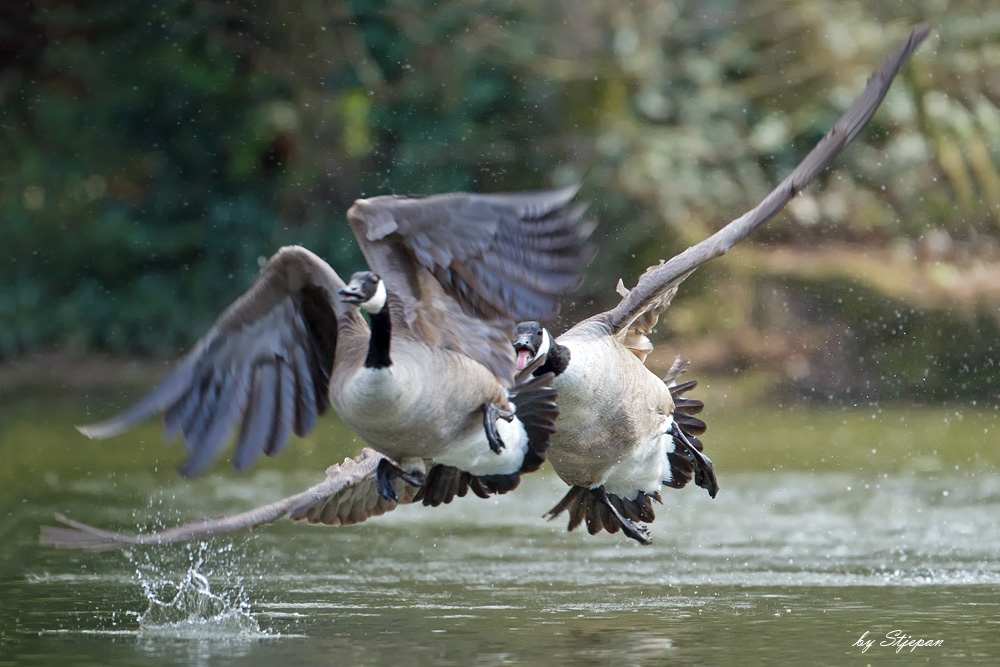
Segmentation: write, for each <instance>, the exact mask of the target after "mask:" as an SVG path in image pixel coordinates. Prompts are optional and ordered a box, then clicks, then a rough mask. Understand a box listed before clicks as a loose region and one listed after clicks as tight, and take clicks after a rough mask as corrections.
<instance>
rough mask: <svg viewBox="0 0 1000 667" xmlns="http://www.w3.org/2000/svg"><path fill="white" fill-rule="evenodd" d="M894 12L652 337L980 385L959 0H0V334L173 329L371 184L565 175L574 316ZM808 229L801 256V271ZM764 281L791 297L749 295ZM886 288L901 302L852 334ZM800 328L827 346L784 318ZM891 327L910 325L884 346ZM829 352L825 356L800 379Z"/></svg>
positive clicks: (76, 348)
mask: <svg viewBox="0 0 1000 667" xmlns="http://www.w3.org/2000/svg"><path fill="white" fill-rule="evenodd" d="M925 20H930V21H931V22H933V23H934V25H935V32H936V36H935V37H933V38H932V39H931V40H930V41H929V42H928V43H927V44H925V45H924V47H923V48H922V49H921V51H920V52H919V53H918V54H917V57H916V59H915V61H914V62H913V63H912V64H911V65H910V66H909V67H908V68H907V69H906V70H905V72H904V73H903V74H902V75H901V77H900V79H899V80H898V81H897V82H896V84H895V85H894V86H893V89H892V90H891V91H890V94H889V96H888V98H887V100H886V102H885V104H884V106H883V108H882V109H881V110H880V111H879V113H878V115H876V117H875V119H874V121H873V122H872V124H871V125H870V127H869V128H868V130H866V132H865V133H863V135H862V136H861V137H859V139H858V140H857V141H856V142H855V145H854V146H852V147H851V149H849V150H848V151H847V152H846V153H845V154H844V155H843V156H842V157H841V158H840V159H839V160H838V162H837V163H836V165H835V167H834V169H833V170H831V171H830V172H829V173H828V174H827V175H824V177H823V178H821V179H820V181H821V182H819V183H817V184H815V185H814V186H813V187H811V188H810V189H809V190H808V191H807V192H806V193H805V194H804V195H803V196H801V197H799V198H797V199H796V201H795V202H794V203H793V206H791V207H790V211H789V212H790V214H784V215H782V216H779V218H777V219H776V220H775V221H773V222H772V223H770V224H769V225H768V226H767V227H765V228H764V229H763V230H761V232H759V233H758V234H757V235H756V236H755V238H754V239H752V241H751V242H749V243H748V244H747V245H748V246H749V247H750V248H754V249H755V250H754V252H753V253H751V254H749V255H745V257H746V256H748V257H750V260H744V261H738V259H737V261H733V260H732V259H730V260H728V261H726V260H723V261H717V262H714V263H712V264H711V265H710V266H709V267H706V269H705V270H703V271H701V272H699V273H698V274H696V276H695V277H693V278H692V279H691V280H689V281H688V283H687V284H686V285H685V288H684V290H682V293H681V296H680V297H679V298H678V300H677V303H676V304H675V306H674V308H673V309H672V310H671V311H670V313H669V314H668V317H666V318H664V320H663V325H662V327H661V328H662V329H663V331H662V332H661V336H663V334H665V333H669V334H670V335H671V337H673V338H674V339H675V340H676V341H678V342H677V344H676V345H673V344H672V345H669V346H663V347H664V348H670V349H669V352H670V354H672V353H673V350H674V349H679V350H680V351H684V347H685V346H688V347H689V348H695V347H696V345H695V342H696V341H697V340H699V339H700V338H702V337H704V336H707V335H716V334H721V335H723V336H725V335H734V334H735V333H738V334H739V335H740V336H741V337H742V339H743V340H754V339H755V338H754V337H753V336H749V335H747V333H746V332H750V331H752V332H755V333H756V335H757V338H758V339H761V340H766V339H767V338H768V337H774V336H778V335H785V336H786V337H787V338H788V340H789V342H788V350H789V351H792V350H795V351H796V353H798V354H800V355H801V354H802V351H801V349H800V348H802V347H803V346H806V347H807V349H806V352H805V356H806V357H807V359H806V367H805V368H806V371H805V372H804V373H803V371H802V368H801V367H800V368H799V370H797V371H796V372H794V373H789V374H788V379H791V380H792V381H793V383H798V384H799V385H801V386H802V387H803V388H806V387H811V389H812V390H816V388H817V387H820V388H821V393H824V394H830V395H853V394H852V392H856V391H858V390H857V388H858V387H868V389H866V390H864V391H863V392H862V393H868V394H873V395H878V394H879V393H880V392H881V393H890V394H900V393H904V394H905V393H918V394H919V393H920V392H921V391H923V388H924V387H927V386H929V384H928V383H929V380H927V379H926V378H927V377H933V378H934V385H935V391H939V390H940V391H941V392H944V394H954V393H970V394H976V393H983V392H995V390H996V382H995V381H993V380H991V378H993V377H994V376H995V375H996V373H992V374H990V373H988V372H987V371H986V365H987V364H989V363H991V360H994V359H996V358H997V353H998V350H997V349H996V345H997V343H996V339H995V338H994V339H992V340H989V339H988V337H987V336H985V335H981V332H982V331H996V323H997V321H998V320H1000V316H998V311H997V303H998V302H1000V288H998V287H997V282H998V279H995V278H994V275H993V274H992V273H990V272H989V270H987V269H989V267H995V266H996V265H997V264H998V260H1000V242H998V238H1000V214H998V210H1000V169H998V167H997V164H998V156H1000V81H998V80H997V78H998V77H1000V67H998V65H1000V9H998V8H995V7H994V6H993V4H991V3H988V2H971V1H966V2H957V3H950V4H949V5H948V7H947V13H944V9H943V8H942V6H941V3H939V2H934V1H933V0H919V1H915V2H911V3H895V4H892V5H888V4H885V3H865V2H860V1H858V2H850V1H848V2H837V1H834V0H762V1H761V2H756V3H734V2H732V1H731V0H673V1H667V0H655V1H653V0H648V1H647V0H643V1H640V2H633V3H618V2H610V1H608V0H579V1H576V2H570V1H569V0H559V1H555V2H551V3H537V2H529V1H528V0H511V1H506V2H505V1H500V0H461V1H458V2H450V3H441V2H432V1H430V0H381V1H379V0H353V1H338V0H327V1H323V2H316V1H307V0H290V1H289V2H283V3H265V2H251V1H249V0H232V1H223V0H202V1H198V2H195V1H193V0H158V1H153V2H143V3H119V2H109V1H107V0H103V1H101V0H88V1H85V2H71V1H70V0H27V1H19V2H16V3H8V4H7V5H5V8H4V10H3V15H2V17H0V249H2V250H0V286H2V288H0V359H12V358H15V357H18V356H20V355H23V354H25V353H27V352H32V351H38V350H51V349H61V350H69V351H71V352H74V353H89V352H93V351H110V352H114V353H116V354H155V355H158V356H165V357H171V356H176V355H177V354H178V352H180V351H181V350H183V349H184V348H185V347H187V346H188V345H190V344H191V343H192V342H193V341H194V340H195V339H196V338H197V337H198V336H199V335H200V334H201V333H202V332H204V330H205V329H206V328H207V327H208V326H209V324H210V323H211V321H212V319H213V318H214V317H215V316H216V315H217V314H218V313H219V312H221V310H222V309H223V308H224V307H225V306H226V305H227V304H228V303H230V302H231V301H232V300H233V299H234V298H235V297H236V296H237V295H239V294H240V293H242V291H244V290H245V289H246V287H247V285H248V284H249V282H250V281H251V280H252V277H253V276H254V274H255V273H256V271H257V269H258V267H259V263H260V262H261V261H263V260H264V259H266V257H268V256H269V255H270V254H271V253H272V252H274V251H275V250H276V249H277V248H278V247H279V246H281V245H283V244H287V243H302V244H304V245H307V246H309V247H310V248H312V249H313V250H315V251H316V252H318V253H319V254H321V255H322V256H324V257H326V258H327V259H328V260H329V261H330V262H331V264H332V265H333V266H334V267H335V268H336V269H337V270H338V271H340V272H341V273H350V272H351V271H353V270H355V269H356V268H358V267H359V266H360V263H361V258H360V255H359V253H358V252H357V250H356V247H355V244H354V242H353V239H352V237H351V235H350V233H349V230H348V229H347V226H346V225H345V224H344V223H343V219H344V212H345V211H346V209H347V207H348V206H349V205H350V203H351V202H352V201H353V200H354V199H355V198H356V197H360V196H371V195H375V194H382V193H386V192H396V193H401V194H412V193H430V192H441V191H447V190H459V189H461V190H482V191H491V190H509V189H523V188H538V187H547V186H551V185H561V184H564V183H567V182H570V181H575V180H582V181H583V183H584V191H583V193H582V198H584V199H587V200H589V201H591V202H592V205H591V209H590V210H591V212H592V213H593V215H594V216H595V217H596V218H597V219H598V220H599V221H600V223H601V226H600V228H599V230H598V232H597V234H596V237H597V241H598V242H599V244H600V248H601V253H600V254H599V256H598V258H597V259H596V260H595V263H594V265H593V267H592V269H591V271H590V275H589V277H588V282H587V283H586V285H585V287H584V290H583V291H582V293H581V294H580V295H577V296H576V297H574V298H573V300H572V303H569V304H567V308H566V309H565V311H564V312H565V319H566V321H570V320H574V319H576V318H579V317H580V316H582V315H587V314H591V313H593V312H594V311H595V310H596V309H597V308H604V307H608V306H610V305H612V304H613V303H614V301H615V296H614V292H613V287H614V284H615V281H616V280H617V278H618V277H619V276H621V277H623V278H624V279H625V281H626V283H631V282H632V281H633V280H634V277H635V276H637V275H638V274H639V273H640V272H641V271H642V269H643V268H644V267H645V266H647V265H649V264H651V263H654V262H655V261H656V260H658V259H660V258H666V257H669V256H670V255H672V254H673V253H674V252H676V251H678V250H681V249H683V247H685V246H686V245H689V244H691V243H694V242H696V241H698V240H700V239H701V238H703V237H704V236H705V235H707V234H708V233H710V232H711V231H713V230H714V229H717V228H718V227H719V226H721V225H722V224H724V223H725V222H726V221H728V220H729V219H731V218H733V217H735V216H737V215H739V214H740V213H742V212H743V211H744V210H746V209H747V208H749V207H750V206H752V205H753V204H754V203H756V201H757V200H758V199H759V198H760V197H762V196H763V195H764V194H766V193H767V191H768V190H769V189H770V188H771V187H772V186H773V185H774V184H776V183H777V182H778V181H779V180H780V179H781V178H782V177H783V176H784V175H785V173H787V171H788V170H789V169H791V168H792V167H793V166H794V165H795V164H796V163H797V162H798V160H799V159H801V157H802V156H803V155H804V154H805V153H806V152H807V151H808V150H809V148H811V146H812V145H813V144H814V143H815V141H817V140H818V139H819V138H820V137H821V136H822V134H823V133H824V132H825V131H826V130H827V129H828V128H829V127H830V125H831V124H832V123H833V122H834V120H835V119H836V118H837V116H838V115H839V113H840V112H841V111H842V110H843V109H844V108H845V107H846V106H847V104H848V103H849V102H850V100H851V99H852V98H853V96H854V95H855V94H856V93H857V92H858V91H859V90H860V89H861V87H862V86H863V83H864V80H865V78H866V77H867V75H868V74H869V73H870V72H871V71H872V70H873V69H874V68H875V67H876V66H877V65H878V63H880V62H881V60H882V58H883V57H885V55H887V54H888V53H889V51H890V50H891V49H893V48H894V47H895V46H896V44H897V43H898V41H899V40H900V39H902V37H903V36H904V35H905V33H906V31H907V30H909V28H910V27H912V26H913V25H915V24H916V23H919V22H921V21H925ZM831 246H833V247H836V248H837V249H838V251H839V253H840V254H837V255H836V256H834V255H830V257H828V258H827V259H828V260H829V262H828V263H829V264H830V266H831V267H832V268H830V270H829V271H828V272H827V273H826V274H824V275H813V274H812V273H810V272H809V271H807V270H804V269H802V268H801V267H802V266H807V267H808V266H810V264H811V262H810V261H808V257H807V256H806V255H803V254H802V253H804V252H814V251H823V250H824V249H825V248H827V247H831ZM774 248H782V249H785V250H787V251H788V252H790V253H793V254H794V253H799V255H801V256H802V257H806V259H804V260H803V261H800V262H799V263H798V264H795V263H794V262H792V263H786V264H778V263H775V260H773V259H772V255H773V254H774V253H772V252H771V251H772V250H773V249H774ZM740 252H741V250H737V251H735V252H734V253H733V256H738V254H739V253H740ZM837 257H845V258H847V259H845V260H844V261H840V260H836V258H837ZM831 258H832V259H831ZM858 258H862V260H864V259H865V258H868V259H867V261H868V263H869V264H872V265H877V266H881V267H882V268H885V269H886V270H885V271H883V272H882V273H881V274H878V273H871V272H867V271H859V270H857V267H858V266H859V264H858ZM835 260H836V261H835ZM897 264H898V266H897ZM790 267H791V268H790ZM795 267H800V268H795ZM942 267H944V268H943V269H942ZM983 267H986V269H983ZM935 271H936V272H937V273H933V272H935ZM942 271H945V273H947V275H948V276H952V277H951V278H949V279H948V280H944V281H942V280H938V279H931V278H934V276H938V277H940V276H941V275H944V274H942V273H941V272H942ZM932 274H933V275H932ZM913 276H917V277H918V278H919V279H912V277H913ZM921 276H924V277H927V276H930V278H928V279H927V280H923V279H922V278H920V277H921ZM970 276H971V277H970ZM984 276H985V277H984ZM844 281H847V282H846V284H847V285H849V289H848V290H847V293H846V295H845V291H844V290H845V282H844ZM894 281H895V282H894ZM969 285H973V286H974V289H969V288H968V286H969ZM775 290H778V291H779V292H780V293H781V294H782V295H784V296H783V297H782V303H784V304H789V303H791V304H793V306H794V305H795V304H798V306H795V307H792V306H787V305H785V306H782V308H783V310H782V313H781V316H780V317H767V316H764V317H762V316H760V313H761V312H770V311H768V307H767V304H769V303H770V302H771V301H773V297H772V296H771V295H772V294H773V293H774V292H775ZM819 294H821V295H823V297H822V298H819V297H816V295H819ZM851 294H855V295H861V296H854V297H852V296H850V295H851ZM835 295H836V296H835ZM837 299H841V301H837ZM844 299H846V305H844V304H845V301H844ZM852 299H853V300H852ZM858 299H861V300H862V301H864V303H863V304H862V303H861V302H860V301H858ZM872 304H877V305H872ZM901 310H904V311H906V312H908V313H911V314H910V315H908V317H907V318H906V323H907V324H906V326H904V327H902V328H901V329H899V330H898V331H897V329H893V331H896V332H897V333H885V332H884V330H882V329H879V325H878V322H879V321H885V320H886V318H887V317H888V316H889V315H888V314H891V313H892V312H895V311H901ZM799 311H801V312H799ZM817 327H818V328H819V330H821V331H822V332H824V333H823V335H825V336H826V337H827V338H828V339H830V340H834V339H839V338H843V339H845V340H847V339H848V338H849V339H850V341H852V342H850V344H843V345H840V344H838V345H823V344H821V343H817V342H816V341H815V340H813V339H810V341H805V340H804V339H801V338H796V337H795V335H794V334H795V332H796V331H798V330H804V329H809V330H810V331H813V330H815V329H816V328H817ZM990 327H992V328H990ZM848 330H850V331H853V332H862V334H861V335H851V336H841V334H842V333H843V332H844V331H848ZM893 336H899V338H894V337H893ZM907 336H908V337H909V338H908V339H907V340H917V339H918V337H919V340H920V345H921V346H923V347H921V349H920V350H919V351H916V352H915V353H914V354H906V353H903V352H901V350H905V349H907V348H906V347H905V346H900V345H899V343H900V341H901V340H903V339H904V338H906V337H907ZM975 345H979V347H977V348H976V352H975V353H974V354H972V356H971V357H970V353H969V351H968V349H959V348H965V347H966V346H975ZM865 346H874V347H870V348H866V347H865ZM834 348H836V349H834ZM879 350H881V352H880V351H879ZM744 353H746V354H748V355H749V356H750V357H751V358H752V357H753V355H754V351H753V350H752V349H743V350H741V352H740V354H744ZM859 357H860V358H862V359H865V360H866V362H867V363H869V364H870V363H873V362H872V360H873V359H878V364H877V366H878V367H877V368H875V369H874V370H873V369H871V368H868V369H864V368H861V366H863V365H864V364H862V363H859V362H858V358H859ZM713 359H714V361H715V363H716V366H717V367H718V368H720V369H725V368H730V367H732V366H733V365H734V364H736V363H737V362H738V361H739V360H738V359H736V358H735V357H734V356H733V355H732V354H727V353H721V354H716V355H715V356H714V357H713ZM928 360H929V361H928ZM703 361H706V360H703ZM970 364H972V365H974V366H976V367H977V368H981V369H982V372H981V373H966V374H965V375H964V376H963V375H962V374H963V372H964V371H962V370H961V369H962V368H965V367H967V366H969V365H970ZM831 367H834V368H838V369H839V372H840V374H841V376H842V380H843V381H842V382H840V381H838V382H833V383H832V384H831V383H827V384H824V383H823V381H822V379H823V377H824V374H823V373H824V371H823V369H824V368H827V369H828V368H831ZM921 378H925V379H921ZM810 383H811V384H810ZM807 391H808V390H807Z"/></svg>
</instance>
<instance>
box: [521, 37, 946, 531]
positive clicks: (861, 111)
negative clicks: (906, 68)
mask: <svg viewBox="0 0 1000 667" xmlns="http://www.w3.org/2000/svg"><path fill="white" fill-rule="evenodd" d="M928 30H929V28H928V27H921V28H917V29H916V30H914V31H913V32H912V33H910V36H909V38H908V39H907V40H906V43H905V44H903V45H902V47H900V49H899V50H898V51H896V53H895V54H893V55H892V56H891V57H889V58H888V59H887V60H886V62H885V63H884V64H883V65H882V67H881V68H880V69H879V70H878V71H877V72H875V74H874V75H873V76H872V77H871V79H869V81H868V85H867V87H866V88H865V90H864V91H863V92H862V93H861V95H860V96H859V97H858V98H857V99H856V100H855V101H854V103H853V104H852V105H851V107H850V109H848V110H847V112H846V113H844V115H843V116H841V118H840V119H839V120H838V121H837V123H836V124H835V125H834V127H833V129H832V130H830V132H829V133H827V135H826V136H825V137H823V139H822V140H821V141H820V142H819V143H818V144H817V145H816V147H815V148H813V150H812V151H810V153H809V154H808V155H807V156H806V157H805V159H804V160H803V161H802V162H801V163H800V164H799V165H798V166H797V167H796V168H795V169H794V170H793V171H792V173H791V174H789V175H788V177H787V178H785V180H784V181H782V183H781V184H780V185H779V186H778V187H777V188H775V189H774V190H773V191H772V192H771V193H770V194H769V195H768V196H767V197H765V198H764V200H763V201H762V202H761V203H760V204H758V205H757V206H756V207H754V208H753V209H752V210H750V211H749V212H747V213H746V214H744V215H743V216H741V217H740V218H737V219H736V220H734V221H732V222H731V223H729V224H728V225H726V226H725V227H724V228H722V229H721V230H719V231H718V232H716V233H715V234H713V235H712V236H710V237H709V238H707V239H705V240H704V241H702V242H700V243H698V244H697V245H695V246H693V247H691V248H688V249H687V250H685V251H684V252H682V253H681V254H679V255H677V256H676V257H674V258H672V259H671V260H670V261H668V262H666V263H661V264H659V265H657V266H652V267H649V268H648V269H646V271H645V273H643V275H642V276H641V277H640V278H639V282H638V283H637V284H636V286H635V287H634V288H633V289H632V290H628V289H626V288H625V286H624V285H623V284H622V282H621V281H620V280H619V282H618V293H619V294H620V295H621V297H622V300H621V302H620V303H619V304H618V305H617V306H616V307H615V308H613V309H611V310H609V311H606V312H603V313H600V314H598V315H594V316H593V317H590V318H588V319H586V320H583V321H582V322H580V323H578V324H576V325H575V326H573V327H571V328H570V329H569V330H568V331H566V332H565V333H563V334H562V335H561V336H559V337H558V338H555V339H553V338H552V336H551V334H550V333H549V332H548V330H546V329H545V328H543V327H542V326H541V325H540V324H539V323H538V322H523V323H521V324H519V325H518V329H517V335H516V338H515V340H514V346H515V349H516V350H517V351H518V367H519V368H524V367H525V365H526V364H528V363H529V362H531V361H535V362H536V363H537V362H538V361H543V362H544V363H543V364H542V365H540V366H539V368H538V370H537V371H535V372H536V373H538V374H544V373H555V374H556V379H555V385H554V386H555V388H556V390H557V391H558V392H559V410H560V417H559V419H558V422H557V425H556V432H555V433H554V434H553V435H552V438H551V441H550V446H549V461H550V462H551V463H552V466H553V468H555V470H556V472H557V473H558V474H559V476H560V477H561V478H562V479H563V481H565V482H566V483H567V484H568V485H570V487H571V488H570V490H569V492H568V493H567V494H566V496H565V497H564V498H563V499H562V500H561V501H560V502H559V503H558V504H557V505H556V506H555V507H553V508H552V510H550V512H549V513H548V516H549V517H550V518H554V517H555V516H557V515H559V514H560V513H561V512H563V511H568V512H569V529H570V530H573V528H575V527H576V526H578V525H580V523H581V522H582V521H584V520H586V523H587V529H588V530H589V532H590V533H591V534H594V533H597V532H600V530H601V529H604V530H607V531H608V532H610V533H616V532H618V530H619V528H621V530H622V532H623V533H624V534H625V535H627V536H628V537H630V538H632V539H634V540H636V541H638V542H640V543H642V544H649V543H650V536H649V531H648V529H647V528H646V526H644V525H642V524H644V523H649V522H651V521H653V519H654V514H653V508H652V503H651V502H650V501H651V499H652V500H657V501H659V500H660V495H659V490H660V486H661V484H663V485H667V486H670V487H674V488H680V487H683V486H685V485H686V484H687V483H688V482H689V481H690V480H691V477H692V475H693V476H694V480H695V483H696V484H697V485H698V486H701V487H703V488H705V489H706V490H708V493H709V495H710V496H711V497H713V498H714V497H715V495H716V493H717V492H718V483H717V482H716V478H715V473H714V471H713V468H712V462H711V460H710V459H709V458H708V457H707V456H705V455H704V454H703V453H702V445H701V443H700V442H699V441H698V439H697V437H696V436H697V435H700V434H701V433H703V432H704V430H705V424H704V422H702V421H701V420H699V419H698V418H696V417H695V416H694V415H695V414H697V413H698V412H700V411H701V408H702V407H703V404H702V403H701V402H700V401H695V400H692V399H687V398H684V397H683V394H684V393H685V392H686V391H688V390H689V389H691V388H692V387H693V386H694V385H695V383H694V382H687V383H684V384H681V385H676V386H675V385H674V380H675V379H676V378H677V376H678V375H679V374H680V373H681V372H683V366H684V365H682V364H679V363H675V365H674V367H673V368H672V369H671V370H670V372H669V373H668V374H667V377H665V378H663V379H662V380H661V379H660V378H658V377H657V376H656V375H654V374H653V373H652V372H650V371H649V370H648V369H647V368H646V366H645V359H646V355H647V354H649V352H650V350H652V348H653V346H652V343H650V341H649V339H648V338H647V336H648V334H650V333H651V332H652V331H653V328H654V327H655V326H656V323H657V320H658V318H659V316H660V314H661V313H662V312H663V311H664V310H666V309H667V307H668V306H669V305H670V301H671V299H673V297H674V294H676V292H677V288H678V285H679V284H680V283H681V281H683V280H684V279H685V278H686V277H687V276H689V275H690V274H691V272H692V271H694V270H695V269H696V268H698V267H699V266H701V265H702V264H704V263H705V262H707V261H708V260H710V259H712V258H714V257H718V256H719V255H722V254H724V253H725V252H726V251H728V250H729V249H730V248H732V247H733V245H735V244H736V243H738V242H740V241H741V240H743V239H744V238H746V236H747V235H748V234H750V232H752V231H753V230H754V229H756V228H757V227H758V226H760V225H762V224H763V223H764V222H766V221H767V220H769V219H770V218H771V217H772V216H773V215H775V214H776V213H778V211H780V210H781V209H782V208H784V206H785V204H786V203H788V201H789V200H790V199H791V198H792V197H793V196H794V195H795V194H796V193H797V192H798V191H799V190H801V189H802V188H803V187H805V186H806V185H807V184H809V182H811V181H812V180H813V179H814V178H815V177H816V176H817V175H818V174H819V173H820V172H821V171H822V170H823V169H824V168H825V167H826V166H827V164H829V163H830V161H831V160H833V158H835V157H836V156H837V155H838V154H839V153H840V152H841V151H842V150H843V149H844V148H845V147H846V146H847V145H848V144H849V143H850V142H851V140H852V139H853V138H854V137H855V136H856V135H857V134H858V132H860V131H861V128H863V127H864V126H865V124H866V123H867V122H868V120H869V119H870V118H871V117H872V115H873V114H874V113H875V110H876V109H877V108H878V106H879V104H880V103H881V102H882V99H883V98H884V97H885V94H886V91H887V90H888V89H889V86H890V84H891V83H892V80H893V78H894V77H895V75H896V73H897V72H898V71H899V69H900V67H901V66H902V65H903V64H904V63H905V62H906V61H907V59H909V57H910V55H911V54H912V53H913V52H914V51H915V50H916V48H917V47H918V46H919V45H920V43H921V42H922V41H923V40H924V38H925V37H926V36H927V33H928Z"/></svg>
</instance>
